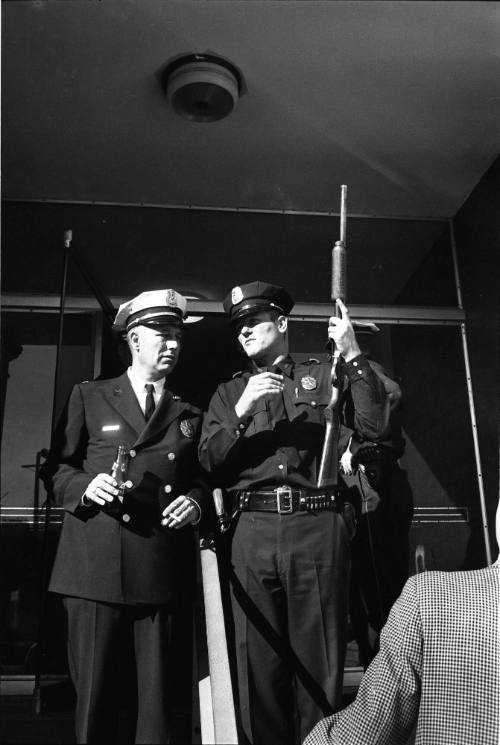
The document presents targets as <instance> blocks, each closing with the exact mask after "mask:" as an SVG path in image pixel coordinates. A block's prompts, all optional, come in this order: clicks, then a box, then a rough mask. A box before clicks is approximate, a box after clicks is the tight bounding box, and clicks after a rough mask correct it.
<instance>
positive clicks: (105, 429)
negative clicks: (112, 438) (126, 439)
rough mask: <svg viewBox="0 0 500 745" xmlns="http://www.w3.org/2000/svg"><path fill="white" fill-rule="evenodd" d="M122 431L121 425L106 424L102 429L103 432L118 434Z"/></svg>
mask: <svg viewBox="0 0 500 745" xmlns="http://www.w3.org/2000/svg"><path fill="white" fill-rule="evenodd" d="M119 429H120V425H119V424H105V425H104V427H103V428H102V431H103V432H117V431H118V430H119Z"/></svg>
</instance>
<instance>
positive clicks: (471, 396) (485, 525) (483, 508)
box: [449, 220, 491, 564]
mask: <svg viewBox="0 0 500 745" xmlns="http://www.w3.org/2000/svg"><path fill="white" fill-rule="evenodd" d="M449 227H450V242H451V252H452V257H453V269H454V272H455V283H456V289H457V302H458V307H459V308H460V310H463V302H462V288H461V285H460V273H459V270H458V258H457V246H456V242H455V230H454V227H453V220H450V222H449ZM460 330H461V334H462V346H463V352H464V362H465V378H466V381H467V395H468V397H469V409H470V418H471V424H472V440H473V443H474V456H475V459H476V470H477V485H478V488H479V503H480V507H481V517H482V521H483V536H484V549H485V553H486V562H487V563H488V564H491V545H490V535H489V531H488V516H487V513H486V500H485V495H484V482H483V471H482V467H481V454H480V452H479V437H478V432H477V422H476V410H475V406H474V393H473V390H472V378H471V370H470V360H469V348H468V344H467V330H466V327H465V322H462V323H461V324H460Z"/></svg>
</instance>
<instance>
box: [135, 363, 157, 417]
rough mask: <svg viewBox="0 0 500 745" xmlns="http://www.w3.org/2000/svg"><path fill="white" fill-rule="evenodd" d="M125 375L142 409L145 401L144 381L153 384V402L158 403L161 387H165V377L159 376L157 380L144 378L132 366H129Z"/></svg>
mask: <svg viewBox="0 0 500 745" xmlns="http://www.w3.org/2000/svg"><path fill="white" fill-rule="evenodd" d="M127 375H128V378H129V380H130V384H131V386H132V389H133V391H134V393H135V395H136V396H137V400H138V401H139V404H140V405H141V408H142V409H143V410H144V406H145V401H146V395H147V394H146V388H145V385H146V383H152V384H153V385H154V388H155V390H154V397H155V403H158V401H159V399H160V396H161V394H162V393H163V389H164V387H165V378H160V379H159V380H155V381H150V380H144V378H142V377H141V376H140V375H138V374H137V372H136V371H135V370H134V368H133V367H129V368H128V370H127Z"/></svg>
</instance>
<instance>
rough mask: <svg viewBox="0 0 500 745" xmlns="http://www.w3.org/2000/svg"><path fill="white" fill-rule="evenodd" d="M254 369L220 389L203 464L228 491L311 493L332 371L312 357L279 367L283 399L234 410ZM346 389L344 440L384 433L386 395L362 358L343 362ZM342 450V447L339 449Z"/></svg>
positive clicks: (203, 445)
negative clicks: (244, 411) (242, 413)
mask: <svg viewBox="0 0 500 745" xmlns="http://www.w3.org/2000/svg"><path fill="white" fill-rule="evenodd" d="M255 372H256V371H255V370H254V371H253V372H252V371H245V372H240V373H237V374H236V375H235V376H234V377H233V379H232V380H230V381H228V382H227V383H223V384H222V385H220V386H219V387H218V389H217V391H216V392H215V394H214V396H213V397H212V400H211V402H210V406H209V409H208V412H207V414H206V416H205V419H204V424H203V433H202V437H201V441H200V449H199V452H200V460H201V463H202V465H203V466H204V468H205V469H206V470H207V471H210V472H211V473H213V474H214V477H215V481H217V483H218V484H220V485H221V486H224V487H226V488H227V489H230V490H245V489H258V488H259V487H264V486H268V487H276V486H280V485H282V484H288V485H290V486H296V487H298V488H314V487H316V483H317V475H318V473H317V472H318V470H319V464H320V459H321V452H322V447H323V440H324V435H325V422H324V409H325V406H326V405H327V404H328V402H329V401H330V397H331V390H332V386H331V366H330V364H328V363H326V362H319V361H318V360H315V359H311V360H307V361H306V362H300V363H295V362H294V360H293V359H292V358H291V357H287V358H286V359H285V360H283V362H281V363H280V364H279V365H278V369H277V372H278V373H282V374H283V375H284V391H283V396H282V402H278V403H277V402H276V399H274V401H273V399H271V398H269V399H267V398H266V399H262V400H261V401H260V404H259V408H258V410H257V411H256V412H254V414H253V415H252V416H251V417H247V418H245V419H243V420H242V419H239V418H238V417H237V416H236V413H235V410H234V407H235V404H236V402H237V401H238V399H239V398H240V396H241V394H242V393H243V391H244V390H245V387H246V385H247V382H248V379H249V377H250V375H252V374H255ZM341 374H343V375H344V376H345V378H346V383H347V384H348V386H347V388H348V390H347V394H346V396H345V401H344V405H343V410H342V421H343V425H344V427H343V440H345V441H346V443H347V442H348V440H349V437H350V435H351V433H352V431H353V430H356V432H357V433H358V435H359V436H360V437H361V438H363V437H366V438H367V439H368V440H372V439H376V438H378V437H380V436H382V435H383V430H384V427H385V422H386V417H385V401H386V395H385V392H384V389H383V385H382V383H381V381H380V380H379V379H378V378H377V376H376V375H375V373H374V372H373V370H372V369H371V367H370V365H369V364H368V361H367V360H366V358H365V357H364V356H363V355H358V357H356V358H355V359H354V360H351V361H350V362H348V363H343V365H342V373H341ZM341 449H342V445H341V448H340V451H341Z"/></svg>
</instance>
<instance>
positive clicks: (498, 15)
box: [2, 0, 500, 217]
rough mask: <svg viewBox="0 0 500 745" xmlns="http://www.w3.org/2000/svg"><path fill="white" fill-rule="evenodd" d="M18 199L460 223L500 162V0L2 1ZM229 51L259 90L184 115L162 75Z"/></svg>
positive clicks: (6, 147)
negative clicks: (217, 111) (221, 113)
mask: <svg viewBox="0 0 500 745" xmlns="http://www.w3.org/2000/svg"><path fill="white" fill-rule="evenodd" d="M2 37H3V39H2V51H3V60H2V72H3V81H2V96H3V104H2V105H3V111H2V136H3V156H2V171H3V177H2V178H3V182H2V192H3V197H4V198H9V199H47V200H69V201H80V200H82V201H87V200H88V201H92V200H95V201H98V202H99V201H104V202H119V203H134V204H137V203H148V204H159V205H162V204H172V205H201V206H208V207H210V206H213V207H232V208H234V207H241V208H249V209H273V210H298V211H320V212H330V211H333V212H337V211H338V204H339V193H340V184H342V183H346V184H348V186H349V202H348V209H349V212H351V213H352V212H354V213H361V214H379V215H399V216H402V215H413V216H442V217H448V216H452V215H454V214H455V213H456V212H457V210H458V209H459V207H460V205H461V204H462V203H463V201H464V200H465V199H466V198H467V196H468V194H469V193H470V192H471V190H472V189H473V188H474V186H475V185H476V183H477V182H478V181H479V179H480V177H481V176H482V174H483V173H484V172H485V171H486V169H487V168H488V167H489V166H490V165H491V163H492V162H493V160H494V159H495V157H496V155H497V154H498V151H499V150H500V148H499V142H500V126H499V124H500V117H499V108H500V86H499V83H500V64H499V57H498V50H499V49H500V4H499V3H497V2H420V1H419V2H402V1H400V2H333V1H332V2H316V0H309V1H307V2H286V1H283V0H282V1H279V2H274V1H271V0H270V1H267V2H260V1H258V0H248V1H242V2H239V1H238V0H232V1H229V2H227V1H226V2H224V1H220V0H208V1H203V0H199V1H198V2H188V1H186V0H183V1H182V2H168V1H167V0H100V1H99V0H64V1H63V0H34V1H33V2H31V1H25V2H20V1H19V0H4V2H3V3H2ZM207 50H210V51H212V52H215V53H217V54H220V55H222V56H224V57H226V58H229V59H230V60H232V61H233V63H234V64H235V65H237V66H238V67H239V68H240V69H241V70H242V72H243V75H244V77H245V80H246V84H247V87H248V93H246V95H244V96H243V97H242V98H241V99H240V101H239V103H238V105H237V107H236V109H235V110H234V111H233V113H232V114H231V115H230V116H229V117H228V118H227V119H224V120H222V121H219V122H214V123H210V124H200V123H194V122H188V121H186V120H184V119H181V118H180V117H178V116H177V115H176V114H175V113H174V112H173V110H172V109H170V108H169V106H168V104H167V102H166V99H165V97H164V95H163V91H162V90H161V87H160V85H159V82H158V79H157V77H156V75H155V73H156V72H157V71H158V70H159V69H160V68H161V67H162V65H164V63H165V62H166V61H167V60H168V59H170V58H171V57H173V56H175V55H179V54H181V53H190V52H203V51H207Z"/></svg>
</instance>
